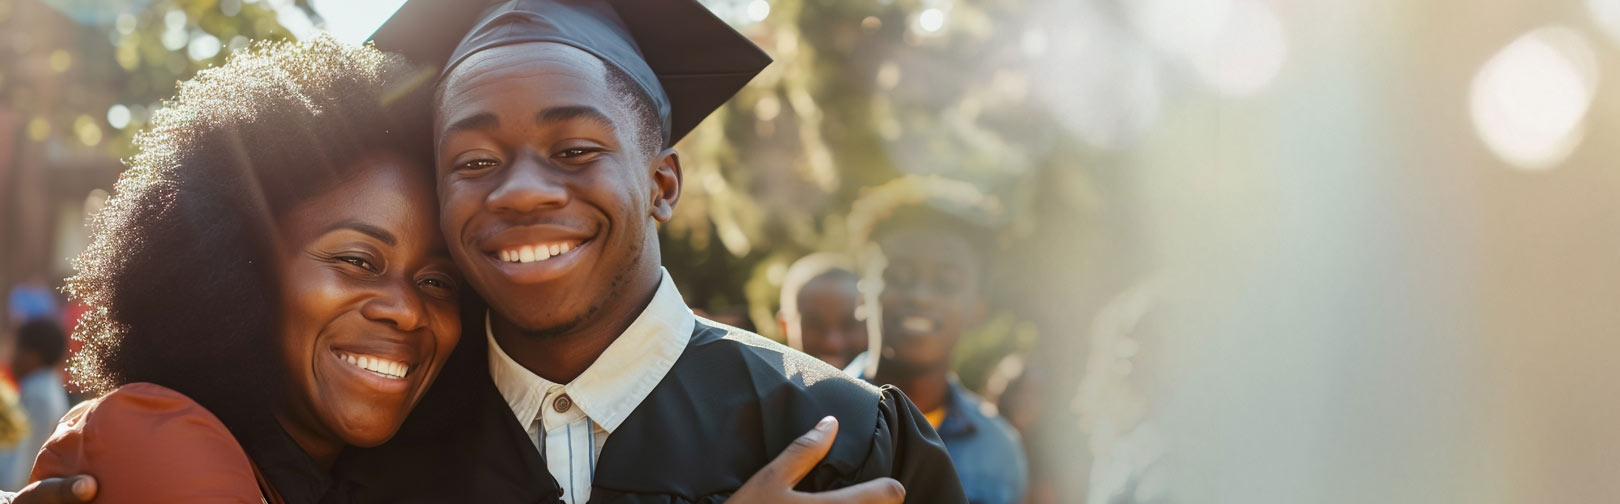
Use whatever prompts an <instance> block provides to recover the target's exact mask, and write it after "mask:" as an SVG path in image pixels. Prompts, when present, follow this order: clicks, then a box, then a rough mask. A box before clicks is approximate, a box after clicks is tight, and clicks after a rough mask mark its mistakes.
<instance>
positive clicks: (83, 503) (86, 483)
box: [11, 475, 98, 504]
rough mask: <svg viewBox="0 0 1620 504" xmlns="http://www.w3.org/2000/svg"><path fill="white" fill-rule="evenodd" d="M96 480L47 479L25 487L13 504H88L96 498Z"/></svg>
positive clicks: (72, 478) (82, 477)
mask: <svg viewBox="0 0 1620 504" xmlns="http://www.w3.org/2000/svg"><path fill="white" fill-rule="evenodd" d="M97 490H98V489H97V487H96V479H95V478H92V477H90V476H83V475H81V476H73V477H71V478H47V479H43V480H40V481H37V482H35V483H34V484H32V485H28V486H26V487H23V489H22V491H20V492H17V495H16V496H15V497H13V498H12V500H11V502H12V504H87V503H89V502H90V501H92V500H95V498H96V491H97Z"/></svg>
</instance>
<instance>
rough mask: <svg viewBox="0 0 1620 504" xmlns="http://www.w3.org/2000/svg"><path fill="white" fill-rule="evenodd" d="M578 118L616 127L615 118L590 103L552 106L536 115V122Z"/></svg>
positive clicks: (542, 122)
mask: <svg viewBox="0 0 1620 504" xmlns="http://www.w3.org/2000/svg"><path fill="white" fill-rule="evenodd" d="M576 119H584V120H588V121H592V122H596V123H599V124H601V125H603V126H607V127H608V128H614V124H613V119H611V118H609V117H608V116H607V114H604V113H602V111H601V110H599V109H597V108H596V107H592V106H590V105H566V106H561V107H551V108H548V109H545V110H542V111H540V113H538V114H535V115H534V122H535V123H536V124H545V123H554V122H563V121H572V120H576Z"/></svg>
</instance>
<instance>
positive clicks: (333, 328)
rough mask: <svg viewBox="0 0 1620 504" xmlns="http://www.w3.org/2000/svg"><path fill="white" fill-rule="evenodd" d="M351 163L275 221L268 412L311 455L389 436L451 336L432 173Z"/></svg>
mask: <svg viewBox="0 0 1620 504" xmlns="http://www.w3.org/2000/svg"><path fill="white" fill-rule="evenodd" d="M354 170H355V175H354V176H353V177H352V178H351V179H350V180H347V181H345V182H343V183H342V184H339V185H337V186H336V187H334V188H333V189H332V190H329V191H326V192H325V193H323V194H321V195H318V196H316V197H313V198H311V199H308V200H305V201H303V202H301V203H299V204H298V205H297V206H295V207H293V208H292V209H291V210H289V211H287V212H285V214H284V215H282V216H281V218H280V220H279V221H278V222H277V223H276V226H277V229H278V230H279V232H280V236H279V238H280V240H281V244H280V247H279V248H280V253H279V261H278V264H277V271H278V272H279V281H280V283H281V292H280V298H279V299H280V304H281V318H280V323H281V328H280V334H281V345H280V346H281V353H282V355H281V357H282V363H283V366H284V367H285V371H286V373H285V374H286V376H287V380H288V383H287V387H286V389H285V390H286V396H285V397H284V398H283V401H282V404H281V405H280V406H279V407H278V409H277V416H278V418H279V420H280V421H281V424H282V425H283V427H285V428H286V429H287V431H288V433H289V434H291V435H292V436H293V438H294V439H295V440H297V441H298V442H299V444H300V445H302V446H303V448H304V449H305V450H306V451H309V452H310V453H311V455H312V456H315V457H316V458H317V459H321V458H325V457H329V456H331V455H335V453H336V449H337V448H341V444H352V445H357V446H375V445H378V444H381V443H383V442H384V441H387V440H388V439H389V438H391V437H393V435H394V433H395V432H397V431H398V430H399V426H400V424H402V423H403V422H404V421H405V416H406V414H407V413H409V412H410V410H411V407H412V406H414V405H415V404H416V402H417V401H418V400H419V399H421V398H422V394H423V393H424V392H426V391H427V388H428V385H430V384H432V382H433V379H434V377H436V376H438V374H439V371H440V369H442V367H443V365H444V361H445V358H446V357H448V356H449V355H450V351H451V349H452V348H454V347H455V344H456V341H457V340H459V339H460V329H461V327H460V314H459V313H458V311H457V309H458V302H457V300H458V296H459V294H458V289H459V288H460V283H461V280H460V278H459V276H458V274H457V272H456V270H455V266H454V265H453V264H452V263H451V262H450V256H449V254H448V253H447V252H446V251H445V247H444V241H443V238H442V237H441V234H440V233H439V230H438V226H437V224H438V222H439V219H438V210H437V208H438V203H437V201H436V199H435V197H434V192H433V172H432V170H431V169H430V168H428V167H427V166H425V165H423V164H421V163H418V162H415V161H412V160H410V159H406V158H405V157H404V156H401V155H395V154H377V155H372V156H369V157H367V158H364V159H362V160H361V161H359V166H357V167H355V169H354Z"/></svg>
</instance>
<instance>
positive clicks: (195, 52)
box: [186, 33, 220, 61]
mask: <svg viewBox="0 0 1620 504" xmlns="http://www.w3.org/2000/svg"><path fill="white" fill-rule="evenodd" d="M219 50H220V43H219V38H218V37H215V36H213V35H209V34H207V33H199V34H197V36H195V37H192V38H191V43H190V44H187V46H186V54H188V55H190V56H191V59H192V60H193V61H202V60H206V59H209V58H212V57H214V56H216V55H218V54H219Z"/></svg>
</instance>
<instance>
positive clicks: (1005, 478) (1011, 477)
mask: <svg viewBox="0 0 1620 504" xmlns="http://www.w3.org/2000/svg"><path fill="white" fill-rule="evenodd" d="M937 430H938V431H939V438H940V439H941V440H943V441H945V450H946V451H948V452H950V454H951V463H953V464H956V475H957V477H958V478H959V479H961V480H962V490H963V491H964V492H966V493H967V499H968V502H970V503H972V504H1018V503H1021V502H1023V501H1024V492H1025V491H1026V490H1028V487H1029V467H1028V465H1027V463H1026V462H1025V460H1024V445H1023V444H1022V443H1021V442H1020V441H1019V439H1018V431H1016V430H1013V428H1012V425H1011V424H1008V423H1007V421H1006V420H1003V419H1002V418H1001V416H1000V415H997V414H995V413H994V412H992V411H989V410H988V409H987V406H986V405H985V403H984V401H983V400H982V399H979V397H978V396H976V395H973V393H972V392H969V391H968V390H967V388H966V387H963V386H962V384H961V383H957V382H956V380H951V395H950V398H949V401H948V402H947V403H945V420H944V421H943V422H940V424H939V429H937Z"/></svg>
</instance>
